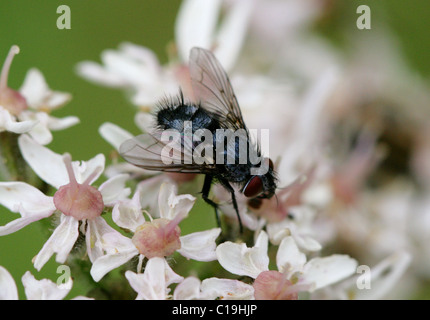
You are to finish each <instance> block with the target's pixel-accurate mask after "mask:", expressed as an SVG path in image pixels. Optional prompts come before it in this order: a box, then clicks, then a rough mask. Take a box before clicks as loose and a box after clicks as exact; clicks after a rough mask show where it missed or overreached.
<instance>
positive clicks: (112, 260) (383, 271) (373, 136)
mask: <svg viewBox="0 0 430 320" xmlns="http://www.w3.org/2000/svg"><path fill="white" fill-rule="evenodd" d="M310 3H312V4H310ZM322 3H323V2H321V1H299V0H288V1H283V0H252V1H250V0H234V1H222V0H207V1H200V0H184V1H183V3H182V6H181V8H180V12H179V14H178V18H177V22H176V29H175V32H176V46H177V52H178V59H177V60H175V61H171V62H170V63H169V64H166V65H161V64H160V63H159V61H158V59H157V58H156V56H155V54H154V53H153V52H152V51H150V50H149V49H147V48H145V47H141V46H139V45H135V44H131V43H123V44H121V45H120V47H119V49H118V50H107V51H105V52H103V54H102V63H103V64H102V65H100V64H97V63H95V62H89V61H87V62H82V63H80V64H79V65H78V67H77V70H78V73H79V74H80V75H82V76H83V77H85V78H87V79H88V80H90V81H93V82H96V83H98V84H102V85H105V86H109V87H113V88H121V89H122V90H124V91H125V92H128V93H130V92H131V96H130V101H131V102H132V103H133V104H134V105H136V107H139V108H140V110H139V111H138V112H137V114H136V118H135V122H136V125H137V126H138V127H139V128H140V129H142V131H147V128H148V127H149V126H150V125H151V116H150V114H149V113H148V112H147V111H148V110H151V109H153V108H154V106H155V105H156V103H157V101H158V100H159V99H160V97H162V96H163V95H166V94H169V93H176V92H177V91H178V88H179V86H181V88H182V89H183V91H184V93H185V95H187V96H192V94H193V93H192V90H191V87H190V83H189V79H188V71H187V61H186V57H188V54H189V51H190V49H191V47H193V46H199V47H203V48H207V49H211V50H213V51H214V53H215V55H216V56H217V57H218V58H219V60H220V62H221V63H222V64H223V65H224V66H225V67H226V70H228V71H229V73H230V74H231V80H232V83H233V87H234V88H235V91H236V95H237V97H238V100H239V103H240V105H241V108H242V111H243V116H244V119H245V121H246V123H247V124H248V127H250V128H256V129H258V128H270V134H271V136H270V138H271V141H270V143H271V145H270V151H271V157H272V158H274V159H277V160H276V163H275V168H276V171H277V172H278V175H279V180H280V186H281V187H282V188H281V189H280V190H279V191H278V192H277V195H276V197H273V198H272V199H270V200H263V201H262V203H260V204H258V205H256V204H253V203H250V202H249V201H248V199H246V198H245V197H244V196H243V195H241V194H240V193H239V192H237V194H236V197H237V200H238V206H239V211H240V216H241V220H242V222H243V225H244V226H245V227H246V229H247V232H248V231H249V232H248V234H249V235H250V236H249V238H248V239H246V240H247V244H246V243H244V242H240V241H236V242H232V241H225V240H223V238H222V236H221V235H222V232H223V231H222V230H221V229H220V228H213V229H209V230H198V231H196V232H192V233H188V234H185V235H184V234H182V232H181V228H180V226H179V225H180V223H181V222H182V221H183V220H185V219H187V218H188V215H189V212H190V211H191V209H192V208H193V206H194V204H195V202H196V197H194V196H192V195H190V194H178V190H180V186H181V184H182V183H183V181H184V178H183V176H181V175H180V174H156V175H154V172H152V173H151V172H147V171H145V170H142V169H138V168H136V167H133V166H132V165H130V164H126V163H124V162H115V163H113V164H111V165H110V166H108V167H106V168H105V157H104V155H103V154H98V155H96V156H95V157H94V158H92V159H90V160H88V161H81V162H77V161H73V162H72V159H71V156H70V155H69V154H64V155H60V154H56V153H54V152H53V151H51V150H50V149H49V148H47V147H46V144H48V143H49V142H50V141H51V140H52V134H51V132H50V130H60V129H65V128H67V127H69V126H71V125H74V124H76V123H78V119H77V118H76V117H67V118H64V119H56V118H54V117H52V116H50V115H49V112H50V110H52V109H55V108H57V107H59V106H61V105H63V104H65V103H66V102H67V101H68V100H69V99H70V95H69V94H67V93H61V92H55V91H52V90H51V89H49V88H48V86H47V84H46V82H45V80H44V78H43V76H42V75H41V73H40V72H39V71H38V70H36V69H32V70H30V71H29V73H28V75H27V77H26V80H25V81H24V84H23V86H22V87H21V89H20V90H19V91H13V90H12V89H10V88H8V87H7V75H8V72H9V68H10V65H11V61H12V57H13V55H14V54H16V53H17V51H18V49H17V47H16V46H14V47H12V49H11V52H10V54H9V56H8V58H7V60H6V62H5V64H4V66H3V70H2V74H1V78H0V131H4V132H10V133H13V134H17V135H19V137H18V146H19V151H20V154H21V156H22V158H23V159H24V160H25V162H26V163H27V164H28V166H30V167H31V168H32V170H33V171H34V172H35V173H36V175H37V176H38V177H39V178H40V179H41V180H42V181H44V183H46V184H47V185H49V186H51V187H52V188H53V190H55V191H54V192H53V195H52V196H51V195H46V194H44V193H42V192H41V191H40V190H39V189H37V188H36V187H34V186H32V185H30V184H28V183H26V182H21V181H7V182H0V204H2V205H3V206H4V207H6V208H8V209H9V210H10V211H11V212H15V213H18V214H19V215H20V217H19V218H17V219H15V220H13V221H11V222H9V223H7V224H6V225H4V226H0V235H6V234H10V233H12V232H17V231H19V230H20V229H22V228H23V227H25V226H27V225H28V224H30V223H33V222H35V221H38V220H41V219H45V218H48V217H54V216H55V217H56V219H57V221H58V225H57V227H56V228H55V230H54V231H53V233H52V235H51V236H50V238H49V239H48V241H47V242H46V243H45V245H44V246H43V247H42V248H41V250H40V252H39V253H38V254H37V255H36V256H35V258H34V259H33V263H34V267H35V268H36V269H37V270H40V269H41V268H42V267H43V266H44V265H45V264H46V262H47V261H48V260H49V259H50V258H51V257H52V256H53V255H56V261H57V262H58V263H60V264H65V263H66V264H67V262H68V258H69V257H70V256H71V255H73V248H74V247H75V245H76V243H77V241H78V238H80V237H81V238H82V237H84V239H85V240H84V241H85V246H86V253H87V258H88V259H89V261H90V263H91V270H90V274H91V277H92V278H93V280H94V281H96V282H99V281H101V280H102V279H103V278H104V277H105V276H106V275H107V274H108V273H109V272H111V271H112V270H114V269H116V268H118V267H121V266H122V267H126V268H127V271H126V272H125V274H124V281H128V283H129V284H130V286H131V288H132V289H133V290H134V291H135V292H136V293H137V297H136V298H137V299H148V300H149V299H178V300H181V299H265V300H274V299H285V300H291V299H298V298H302V297H303V298H327V299H355V298H356V299H359V298H364V299H379V298H384V297H386V295H387V294H388V293H390V292H392V291H393V290H394V289H393V288H395V286H396V285H398V284H399V283H400V279H401V277H402V276H404V275H405V273H406V270H407V268H408V267H410V265H411V260H412V259H411V257H412V254H413V253H417V255H419V256H420V259H422V260H423V261H425V260H426V259H427V260H428V259H430V252H429V251H428V248H427V246H425V245H424V244H425V242H426V240H427V237H426V236H424V235H425V234H428V232H426V231H427V230H428V228H429V227H428V224H422V223H421V222H422V221H429V220H428V219H429V214H428V213H429V211H428V208H429V207H430V206H429V204H428V201H424V200H422V198H419V199H418V201H416V202H413V199H415V196H416V192H415V191H414V190H411V183H410V182H403V183H402V184H400V185H399V182H398V181H397V180H396V181H388V182H385V180H384V185H383V187H380V188H379V189H376V191H374V190H373V189H372V188H371V187H370V186H369V185H368V184H366V183H368V181H367V180H368V179H369V176H370V175H371V174H372V173H373V172H375V171H377V169H376V168H378V167H379V166H380V165H381V163H383V161H384V159H387V155H386V153H384V152H383V151H384V150H381V148H380V145H379V144H378V142H377V141H378V139H379V137H380V135H382V134H383V133H381V131H383V130H385V129H387V128H386V127H384V126H383V124H378V125H379V127H377V128H376V129H375V128H369V127H371V125H369V123H368V122H366V121H365V120H361V123H359V124H357V123H356V122H357V121H355V122H354V121H353V120H352V119H351V118H350V116H351V115H357V119H361V118H360V117H361V116H363V115H362V114H360V110H358V109H359V108H358V107H357V105H361V104H362V103H363V96H367V97H368V98H370V97H372V96H380V95H381V92H383V93H384V94H385V93H387V92H388V93H387V94H393V95H394V97H393V99H395V95H396V94H400V93H398V92H396V91H395V90H394V91H392V90H388V89H392V88H396V86H399V84H396V83H392V81H394V80H395V77H389V78H384V77H383V76H381V75H379V74H378V77H375V78H373V74H372V75H366V74H359V75H357V73H356V72H355V71H356V70H357V66H356V65H349V64H347V63H346V62H345V61H344V60H343V59H342V58H340V53H337V52H335V51H334V50H333V49H331V48H330V47H329V46H328V45H327V44H326V43H324V42H323V40H322V39H316V38H313V37H311V36H310V34H309V33H308V32H307V28H308V26H309V25H310V24H311V22H312V21H314V20H315V19H317V18H318V17H319V16H320V15H321V13H322V12H324V10H326V8H325V7H324V6H323V5H322ZM221 9H223V10H224V14H223V20H222V21H218V20H219V16H220V12H221ZM281 13H282V14H281ZM304 35H306V36H304ZM251 49H252V50H253V51H252V52H253V53H251ZM246 50H249V51H250V52H249V53H247V52H246ZM356 63H365V62H362V61H358V62H356ZM361 65H362V64H360V66H361ZM257 66H258V67H257ZM260 66H264V68H261V67H260ZM383 67H384V66H382V67H381V68H383ZM386 68H387V69H388V66H386ZM262 69H264V70H266V71H264V72H263V71H261V70H262ZM360 70H363V69H360ZM373 71H374V70H373ZM375 74H376V73H375ZM381 74H382V73H381ZM405 76H407V75H405ZM367 77H370V78H371V79H372V80H374V84H372V85H366V84H365V82H366V79H367ZM354 86H358V87H359V88H360V89H361V90H364V91H363V92H357V90H355V91H354V90H351V88H354ZM384 86H387V87H388V89H387V91H384V89H385V87H384ZM303 88H305V90H304V89H303ZM403 98H404V95H403ZM423 99H424V98H423ZM361 112H363V111H361ZM372 124H373V123H372ZM334 128H335V129H336V130H338V131H335V129H334ZM377 129H378V130H379V131H378V130H377ZM342 130H343V131H342ZM99 132H100V134H101V135H102V136H103V137H104V138H105V139H106V140H107V141H108V142H109V143H110V144H111V145H112V146H113V147H114V148H115V149H116V150H118V148H119V146H120V144H121V143H122V142H123V141H125V140H126V139H128V138H130V137H131V136H132V135H131V133H129V132H127V131H126V130H124V129H122V128H120V127H118V126H116V125H115V124H113V123H105V124H104V125H102V126H101V127H100V130H99ZM342 132H344V133H345V134H344V135H343V136H342V134H341V133H342ZM352 138H355V139H352ZM417 145H418V147H417V148H416V150H414V151H413V152H414V154H415V156H414V158H413V160H412V161H413V163H414V168H415V170H416V171H417V172H423V176H421V178H422V180H423V181H424V182H423V185H424V189H425V190H429V188H430V167H429V165H428V163H430V162H426V161H425V159H427V160H428V154H429V150H430V146H429V144H428V142H423V143H421V144H417ZM0 169H2V171H5V170H6V169H7V168H6V167H3V165H1V164H0ZM2 173H3V172H2ZM103 173H104V175H105V176H106V177H107V180H106V181H105V182H103V183H102V184H101V185H99V186H97V187H96V186H93V185H92V184H94V183H95V182H96V181H97V180H98V179H99V178H100V177H102V174H103ZM425 174H427V176H425ZM142 177H144V179H143V180H142ZM139 179H140V180H139ZM381 179H382V178H381ZM129 181H134V182H136V181H139V182H137V183H136V184H135V186H134V187H133V188H130V187H129V185H128V184H127V183H128V182H129ZM405 185H406V187H405ZM214 195H215V197H216V198H217V200H218V202H220V203H221V209H222V212H223V213H224V215H225V216H226V217H227V219H230V220H227V221H228V222H230V223H237V221H234V219H236V217H235V211H234V210H233V207H232V206H231V204H230V203H229V202H228V200H229V198H228V195H227V194H226V192H225V190H224V189H222V188H217V189H215V190H214ZM417 203H418V204H417ZM413 209H416V213H417V214H416V215H415V216H414V219H413V220H411V221H412V222H411V221H408V219H409V218H410V217H411V216H410V213H411V211H412V210H413ZM109 213H111V217H112V224H113V225H111V224H110V223H108V222H107V221H106V219H105V217H104V215H106V214H109ZM232 221H233V222H232ZM409 226H410V227H411V228H412V227H413V228H414V229H413V230H418V229H420V230H422V231H420V232H416V233H413V230H411V229H408V228H409ZM411 233H412V234H413V236H414V237H413V238H412V237H411ZM230 240H231V239H230ZM416 243H420V245H419V246H418V247H417V246H416V245H415V244H416ZM421 246H422V247H421ZM336 250H339V251H336ZM336 252H343V253H345V252H346V253H348V254H337V253H336ZM177 254H179V255H181V256H183V257H185V258H186V259H192V260H196V261H201V262H203V263H206V262H207V263H209V262H213V261H218V263H219V265H220V266H221V267H222V269H223V272H222V273H221V274H222V276H219V275H218V273H216V272H215V271H214V272H213V275H212V276H211V277H208V278H205V279H201V278H199V277H198V276H197V274H198V272H197V271H196V270H189V271H188V272H187V273H186V274H182V275H180V274H177V273H176V272H175V271H174V270H175V267H176V266H175V261H174V258H173V259H172V257H173V256H174V255H177ZM381 257H383V259H382V260H381V261H379V260H380V259H381ZM133 263H134V264H133ZM131 264H133V269H131V268H130V267H129V266H130V265H131ZM359 264H370V265H372V266H374V267H372V268H370V272H371V288H367V287H366V288H361V287H360V286H358V285H357V283H358V281H359V280H358V277H359V274H357V270H358V269H357V267H358V266H359ZM412 265H414V264H412ZM423 265H425V263H423ZM418 266H419V264H417V267H415V268H418ZM422 269H423V270H420V272H421V273H423V274H425V273H427V274H428V270H424V269H425V268H422ZM226 275H228V276H226ZM414 280H415V279H414ZM22 281H23V283H24V287H25V290H26V295H27V298H28V299H62V298H64V297H65V296H66V294H67V293H68V291H67V292H64V291H61V292H58V288H57V287H56V286H55V284H54V283H52V282H50V281H49V280H46V279H44V280H41V281H36V280H35V279H34V277H33V276H32V275H31V274H30V273H26V274H25V275H24V276H23V279H22ZM0 298H3V299H17V298H18V294H17V289H16V284H15V282H14V281H13V279H12V278H11V276H10V274H9V273H8V272H7V271H6V270H5V269H4V268H1V267H0ZM78 298H84V297H78Z"/></svg>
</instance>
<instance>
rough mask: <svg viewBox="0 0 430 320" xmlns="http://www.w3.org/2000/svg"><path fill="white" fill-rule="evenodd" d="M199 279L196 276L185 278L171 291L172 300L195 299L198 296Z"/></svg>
mask: <svg viewBox="0 0 430 320" xmlns="http://www.w3.org/2000/svg"><path fill="white" fill-rule="evenodd" d="M200 283H201V282H200V280H199V279H197V278H196V277H188V278H185V280H184V281H182V282H181V283H180V284H178V286H177V287H176V288H175V292H174V293H173V299H174V300H195V299H199V297H200Z"/></svg>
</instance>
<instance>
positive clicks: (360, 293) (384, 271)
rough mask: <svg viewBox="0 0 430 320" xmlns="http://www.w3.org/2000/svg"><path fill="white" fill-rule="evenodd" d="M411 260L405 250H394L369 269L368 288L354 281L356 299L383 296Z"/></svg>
mask: <svg viewBox="0 0 430 320" xmlns="http://www.w3.org/2000/svg"><path fill="white" fill-rule="evenodd" d="M410 262H411V255H410V254H409V253H407V252H396V253H394V254H392V255H391V256H389V257H388V258H386V259H384V260H383V261H381V262H380V263H378V265H376V266H374V267H373V268H371V269H370V277H371V278H370V280H371V282H370V285H371V287H370V289H366V288H364V289H361V290H359V289H358V287H357V282H358V279H357V281H355V282H354V288H355V296H354V298H355V299H357V300H379V299H382V298H384V297H385V296H386V295H387V294H388V293H389V292H390V290H391V289H392V288H393V287H394V286H395V285H396V284H398V282H399V279H400V278H401V276H402V275H403V274H404V273H405V271H406V270H407V268H408V267H409V265H410Z"/></svg>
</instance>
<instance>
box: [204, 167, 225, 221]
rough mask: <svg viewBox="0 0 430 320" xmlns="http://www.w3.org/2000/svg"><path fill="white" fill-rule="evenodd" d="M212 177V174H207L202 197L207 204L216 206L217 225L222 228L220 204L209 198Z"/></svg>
mask: <svg viewBox="0 0 430 320" xmlns="http://www.w3.org/2000/svg"><path fill="white" fill-rule="evenodd" d="M212 179H213V178H212V177H211V176H210V175H206V176H205V181H204V182H203V188H202V198H203V200H204V201H205V202H206V203H207V204H209V205H210V206H211V207H212V208H214V210H215V218H216V222H217V225H218V227H219V228H221V220H220V218H219V213H218V204H217V203H215V202H214V201H212V200H211V199H209V191H210V190H211V186H212Z"/></svg>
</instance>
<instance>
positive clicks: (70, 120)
mask: <svg viewBox="0 0 430 320" xmlns="http://www.w3.org/2000/svg"><path fill="white" fill-rule="evenodd" d="M78 123H79V118H78V117H75V116H68V117H64V118H55V117H52V116H49V118H48V128H49V129H51V130H54V131H58V130H63V129H67V128H70V127H71V126H74V125H75V124H78Z"/></svg>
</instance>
